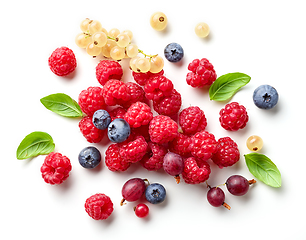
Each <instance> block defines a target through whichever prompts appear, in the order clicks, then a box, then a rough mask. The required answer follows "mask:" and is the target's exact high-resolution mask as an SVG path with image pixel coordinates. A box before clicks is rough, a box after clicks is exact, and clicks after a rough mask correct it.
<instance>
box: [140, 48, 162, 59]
mask: <svg viewBox="0 0 306 240" xmlns="http://www.w3.org/2000/svg"><path fill="white" fill-rule="evenodd" d="M138 52H139V53H141V54H143V55H144V56H145V57H148V58H150V59H151V58H153V57H156V56H157V55H158V54H155V55H149V54H145V53H144V52H143V51H142V50H140V49H138Z"/></svg>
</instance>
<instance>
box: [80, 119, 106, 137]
mask: <svg viewBox="0 0 306 240" xmlns="http://www.w3.org/2000/svg"><path fill="white" fill-rule="evenodd" d="M79 128H80V131H81V133H82V134H83V136H84V137H85V138H86V140H87V141H88V142H90V143H98V142H100V141H101V140H102V138H103V137H104V134H105V130H101V129H98V128H96V127H95V126H94V124H93V122H92V118H91V117H88V116H86V117H84V118H82V120H81V121H80V122H79Z"/></svg>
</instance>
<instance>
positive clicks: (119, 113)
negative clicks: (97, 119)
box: [109, 107, 126, 121]
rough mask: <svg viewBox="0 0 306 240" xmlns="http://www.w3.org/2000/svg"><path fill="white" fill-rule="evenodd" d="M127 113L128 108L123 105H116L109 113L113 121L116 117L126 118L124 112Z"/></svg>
mask: <svg viewBox="0 0 306 240" xmlns="http://www.w3.org/2000/svg"><path fill="white" fill-rule="evenodd" d="M125 113H126V110H125V109H124V108H123V107H116V108H114V109H113V110H111V111H109V115H110V116H111V118H112V121H114V119H116V118H122V119H124V114H125Z"/></svg>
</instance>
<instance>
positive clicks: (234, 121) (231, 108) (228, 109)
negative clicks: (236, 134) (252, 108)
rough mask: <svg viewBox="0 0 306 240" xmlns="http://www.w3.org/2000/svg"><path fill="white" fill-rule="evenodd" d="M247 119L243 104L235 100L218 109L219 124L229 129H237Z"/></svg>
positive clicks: (243, 124)
mask: <svg viewBox="0 0 306 240" xmlns="http://www.w3.org/2000/svg"><path fill="white" fill-rule="evenodd" d="M248 120H249V116H248V113H247V111H246V109H245V107H244V106H242V105H239V104H238V103H237V102H232V103H228V104H226V105H225V107H224V108H222V109H221V110H220V117H219V121H220V123H221V126H222V127H223V128H224V129H226V130H230V131H237V130H239V129H242V128H244V127H245V126H246V124H247V122H248Z"/></svg>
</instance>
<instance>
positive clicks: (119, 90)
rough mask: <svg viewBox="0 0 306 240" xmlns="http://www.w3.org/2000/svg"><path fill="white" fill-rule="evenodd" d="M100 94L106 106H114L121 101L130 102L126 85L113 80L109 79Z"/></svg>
mask: <svg viewBox="0 0 306 240" xmlns="http://www.w3.org/2000/svg"><path fill="white" fill-rule="evenodd" d="M102 94H103V97H104V101H105V103H106V105H108V106H115V105H117V104H120V102H122V101H129V100H130V94H129V93H128V90H127V87H126V85H125V84H124V83H123V82H121V81H119V80H115V79H111V80H109V81H107V82H106V83H105V85H104V87H103V91H102Z"/></svg>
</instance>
